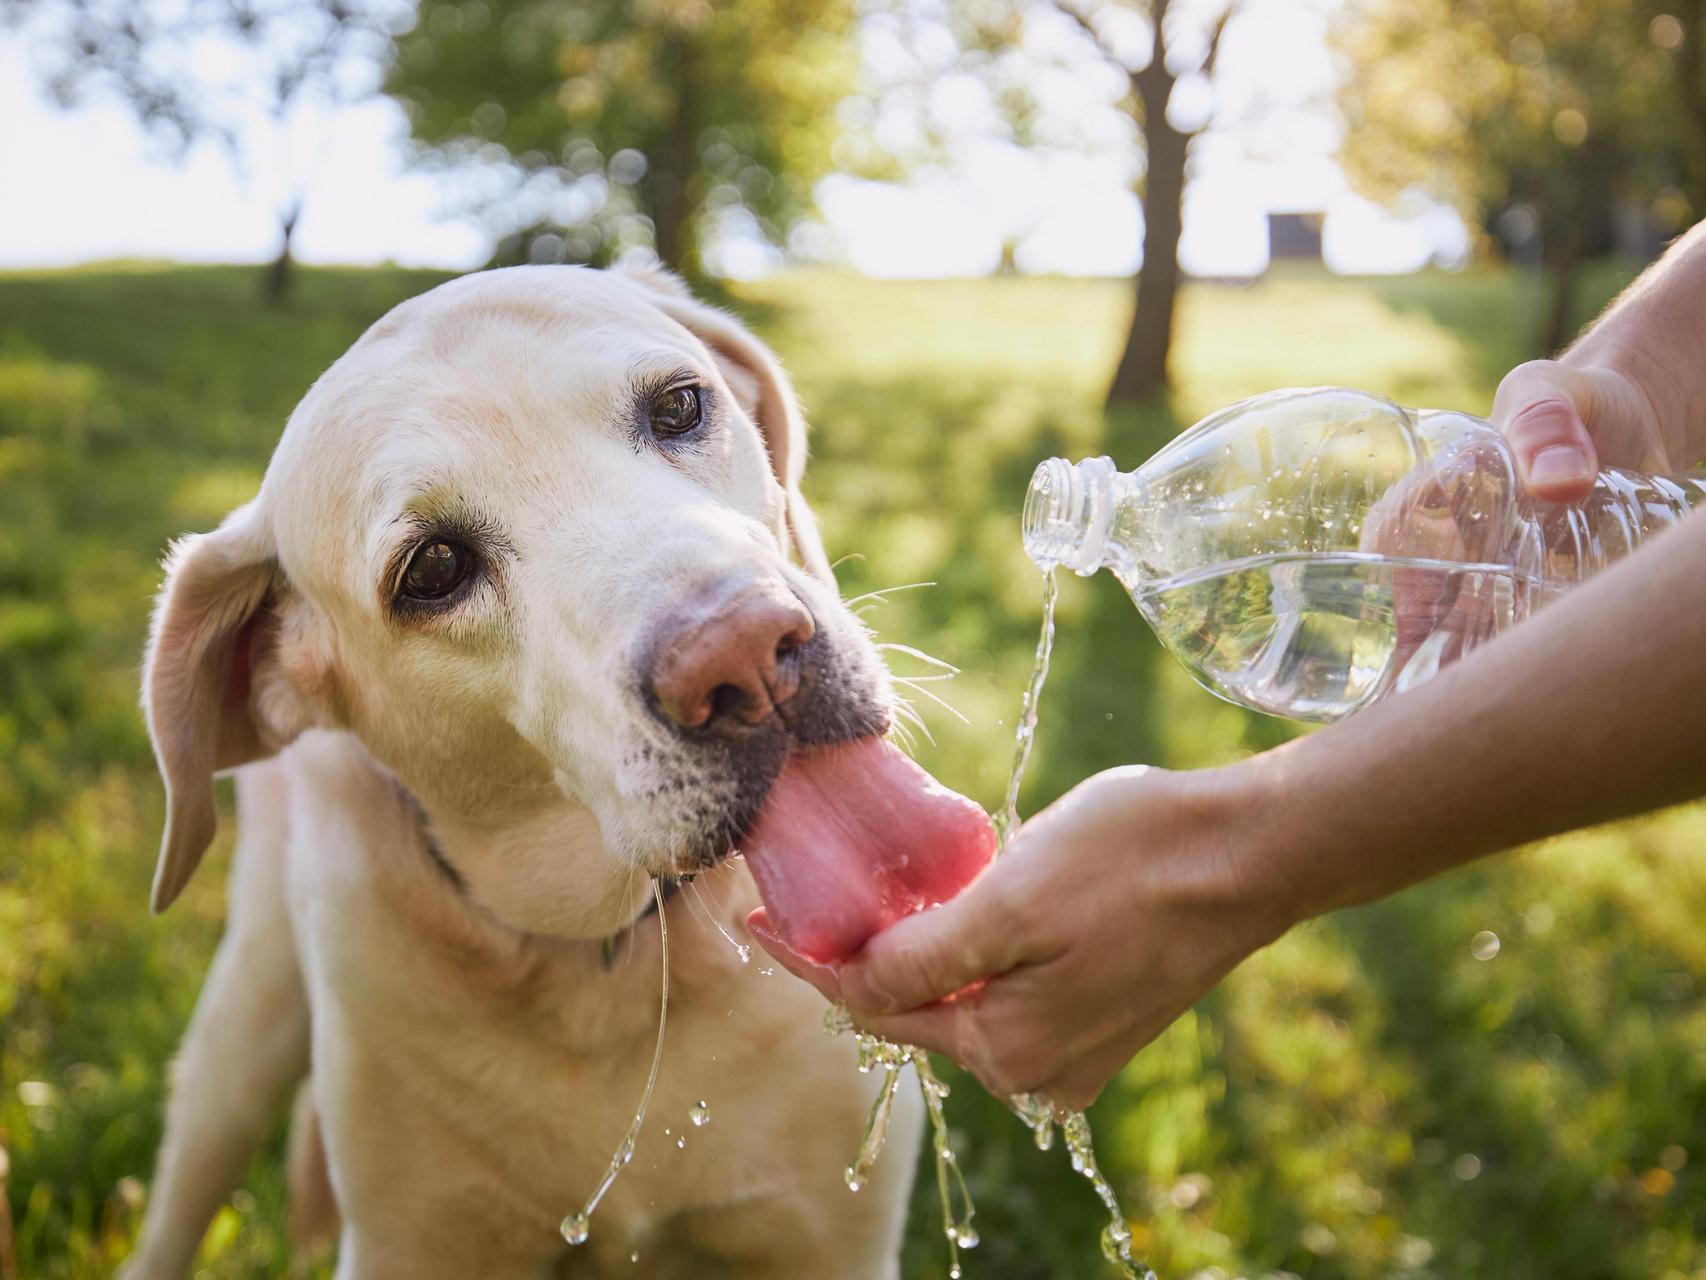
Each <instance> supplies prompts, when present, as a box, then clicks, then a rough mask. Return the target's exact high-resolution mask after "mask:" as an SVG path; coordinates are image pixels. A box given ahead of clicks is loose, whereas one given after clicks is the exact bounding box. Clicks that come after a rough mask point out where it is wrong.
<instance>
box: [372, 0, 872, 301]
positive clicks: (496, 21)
mask: <svg viewBox="0 0 1706 1280" xmlns="http://www.w3.org/2000/svg"><path fill="white" fill-rule="evenodd" d="M853 20H854V4H853V2H852V0H742V2H741V3H739V4H712V3H709V0H567V2H565V0H424V2H423V3H422V5H421V12H420V20H419V22H418V23H417V24H416V25H415V27H414V29H413V30H411V31H410V32H409V33H408V34H407V35H405V36H404V37H402V39H401V41H400V42H399V47H398V57H397V61H396V65H395V67H394V69H393V71H392V73H391V77H390V80H389V83H388V85H387V88H388V91H389V92H390V93H391V94H392V95H393V96H395V97H396V98H397V100H398V101H399V102H401V103H402V104H403V106H404V108H405V109H406V110H407V111H408V113H409V118H410V120H411V122H412V125H413V129H414V135H415V137H416V139H417V140H419V141H420V142H421V143H422V144H423V145H424V146H425V147H426V148H427V149H428V150H429V151H430V152H433V153H436V154H437V155H438V156H439V157H440V158H442V159H444V160H447V161H450V162H453V163H455V162H464V161H470V160H471V161H475V162H482V161H483V162H486V166H485V168H486V180H485V181H484V182H483V183H482V184H481V185H480V187H479V189H478V191H477V193H476V195H475V197H474V198H475V200H476V201H477V202H478V203H479V204H481V205H483V206H484V207H485V209H486V211H487V214H488V217H489V218H491V219H492V220H493V221H494V223H495V224H496V225H495V229H496V230H497V231H498V232H499V234H506V233H507V234H510V235H512V236H514V237H515V239H514V241H513V243H512V245H511V250H510V251H511V252H513V253H515V254H517V255H519V256H523V257H525V256H528V255H529V254H531V256H533V257H534V258H536V259H542V260H563V259H567V260H575V261H588V260H590V261H601V260H606V259H608V258H610V257H613V256H615V254H616V253H618V252H620V251H621V250H622V249H624V248H627V247H630V246H634V245H646V244H647V242H648V241H649V247H651V248H652V249H654V250H655V251H656V253H657V255H658V257H660V258H661V259H663V260H664V261H665V262H667V263H669V264H670V265H672V266H675V267H679V268H682V269H684V270H686V271H688V272H690V273H693V274H699V273H700V272H701V271H702V269H703V267H704V263H703V262H702V260H701V250H702V249H703V247H704V246H705V244H706V243H707V242H708V239H710V238H718V237H722V238H726V237H731V236H732V237H736V238H741V237H744V238H746V239H748V240H758V241H760V242H766V243H769V244H772V245H774V244H776V243H778V242H780V241H781V240H783V238H784V237H785V236H786V234H787V231H788V229H789V228H790V226H791V225H792V224H793V223H794V221H795V220H796V219H797V218H799V217H800V216H801V215H802V214H803V213H804V212H805V211H806V210H807V209H808V208H809V204H810V196H811V185H812V183H813V182H814V181H815V180H816V179H817V178H818V177H819V176H821V175H822V174H823V173H824V172H826V171H827V170H828V168H829V164H830V155H829V152H830V144H831V141H832V138H833V134H834V130H835V107H836V104H837V103H838V102H839V101H840V100H841V98H842V97H843V96H844V95H845V93H846V92H847V90H848V88H849V87H850V84H851V74H852V71H853V69H854V67H855V65H856V56H855V54H854V51H853V49H852V45H851V39H850V37H851V34H852V31H853Z"/></svg>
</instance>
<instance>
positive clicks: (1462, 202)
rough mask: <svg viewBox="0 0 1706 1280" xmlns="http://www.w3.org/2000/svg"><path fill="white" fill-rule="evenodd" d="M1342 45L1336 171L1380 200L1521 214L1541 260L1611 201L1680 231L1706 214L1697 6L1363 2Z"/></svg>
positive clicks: (1499, 0) (1704, 28) (1608, 0)
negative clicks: (1537, 231) (1341, 126)
mask: <svg viewBox="0 0 1706 1280" xmlns="http://www.w3.org/2000/svg"><path fill="white" fill-rule="evenodd" d="M1679 10H1680V12H1681V13H1682V15H1683V17H1684V18H1687V19H1688V21H1687V22H1685V21H1683V19H1682V18H1679V17H1678V16H1677V14H1678V12H1679ZM1340 40H1341V43H1342V46H1343V52H1344V53H1345V54H1346V55H1347V56H1348V60H1349V63H1350V65H1351V67H1352V73H1351V75H1350V77H1349V79H1348V80H1347V81H1346V83H1345V87H1344V90H1343V93H1342V94H1341V105H1342V106H1343V107H1344V109H1345V113H1346V115H1347V117H1348V124H1349V128H1348V129H1347V131H1346V135H1345V143H1344V149H1343V158H1344V160H1345V162H1346V165H1347V167H1348V168H1349V170H1350V172H1351V174H1352V176H1353V178H1354V179H1355V180H1356V181H1357V182H1358V183H1359V185H1361V186H1362V187H1363V188H1364V189H1365V190H1366V191H1368V192H1369V193H1370V194H1372V195H1375V196H1376V197H1379V198H1384V199H1388V200H1390V199H1394V198H1396V197H1397V196H1399V195H1401V194H1402V193H1403V192H1405V191H1406V190H1408V189H1411V188H1421V189H1426V190H1429V191H1430V192H1431V193H1432V194H1434V195H1436V196H1439V197H1441V198H1444V199H1447V200H1450V201H1452V202H1454V203H1455V204H1457V206H1458V207H1459V208H1460V209H1461V210H1462V211H1463V213H1464V214H1465V216H1466V217H1467V218H1468V219H1469V220H1470V221H1471V223H1474V224H1480V223H1485V222H1487V221H1488V220H1489V219H1490V218H1491V216H1492V215H1494V214H1496V213H1497V212H1499V211H1500V210H1501V209H1503V208H1505V207H1506V206H1508V205H1509V204H1511V203H1512V202H1513V201H1523V202H1526V203H1527V204H1529V205H1530V206H1531V207H1533V208H1534V209H1535V210H1536V211H1537V212H1538V214H1539V217H1540V221H1541V230H1542V232H1543V233H1544V236H1545V240H1546V244H1547V252H1548V253H1549V254H1556V253H1558V252H1561V251H1562V246H1564V245H1566V244H1570V243H1574V244H1576V245H1577V246H1578V248H1577V252H1580V251H1581V248H1582V247H1583V242H1584V241H1585V242H1586V244H1588V245H1591V243H1592V241H1593V239H1594V238H1596V237H1598V238H1603V237H1604V236H1605V235H1606V234H1607V227H1608V224H1609V220H1610V217H1611V215H1612V211H1613V208H1614V206H1615V203H1616V202H1617V201H1619V200H1622V201H1625V202H1629V203H1633V204H1636V205H1638V206H1642V207H1646V208H1650V209H1652V210H1653V211H1654V212H1655V213H1656V214H1657V215H1658V216H1659V217H1660V218H1661V219H1662V220H1663V221H1664V222H1665V223H1666V224H1668V225H1669V226H1670V227H1671V228H1672V229H1674V230H1680V229H1681V228H1682V227H1683V226H1686V225H1687V224H1688V222H1690V221H1692V220H1693V218H1694V217H1698V216H1700V214H1701V213H1703V212H1706V203H1703V202H1706V188H1702V187H1700V186H1699V185H1698V184H1697V182H1696V181H1695V179H1696V177H1697V174H1696V167H1697V166H1698V164H1699V155H1698V151H1699V144H1700V138H1701V137H1703V136H1706V134H1702V133H1701V128H1702V126H1703V125H1706V111H1702V109H1701V104H1702V103H1706V97H1702V93H1703V92H1706V88H1703V84H1702V81H1701V70H1700V44H1701V42H1702V41H1706V10H1703V9H1702V8H1701V6H1699V5H1698V4H1696V3H1695V0H1395V2H1393V3H1370V2H1366V0H1365V2H1362V3H1358V4H1356V5H1354V6H1353V7H1352V8H1351V10H1350V17H1349V19H1348V20H1347V22H1346V24H1345V27H1344V29H1343V30H1342V31H1341V33H1340ZM1690 193H1691V194H1690ZM1691 215H1692V216H1691Z"/></svg>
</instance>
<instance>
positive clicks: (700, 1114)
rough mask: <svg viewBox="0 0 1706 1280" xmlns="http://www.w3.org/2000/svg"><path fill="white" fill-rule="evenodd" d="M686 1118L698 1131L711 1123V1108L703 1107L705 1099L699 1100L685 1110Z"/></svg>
mask: <svg viewBox="0 0 1706 1280" xmlns="http://www.w3.org/2000/svg"><path fill="white" fill-rule="evenodd" d="M687 1118H688V1119H689V1120H691V1121H692V1122H693V1125H694V1127H695V1128H698V1129H703V1128H704V1127H705V1126H706V1125H708V1124H710V1123H711V1108H710V1107H708V1106H706V1105H705V1099H703V1098H701V1099H699V1101H697V1102H695V1103H694V1104H693V1105H692V1106H691V1107H688V1108H687Z"/></svg>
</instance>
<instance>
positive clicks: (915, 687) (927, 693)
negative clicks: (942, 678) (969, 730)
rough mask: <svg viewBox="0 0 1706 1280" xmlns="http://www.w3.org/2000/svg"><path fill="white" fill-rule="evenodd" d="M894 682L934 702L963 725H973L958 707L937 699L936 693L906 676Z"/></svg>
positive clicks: (896, 677)
mask: <svg viewBox="0 0 1706 1280" xmlns="http://www.w3.org/2000/svg"><path fill="white" fill-rule="evenodd" d="M894 682H895V683H896V684H902V685H905V686H906V687H907V688H909V689H911V690H912V691H913V692H914V693H916V694H918V695H919V696H920V697H925V698H928V699H930V701H932V702H934V703H935V704H936V705H937V706H938V707H941V708H942V710H944V711H946V712H947V713H948V714H949V715H951V716H953V717H954V719H956V720H958V721H959V722H960V723H961V724H964V725H969V724H970V723H971V721H970V720H968V719H966V717H965V714H964V713H963V712H962V711H961V710H960V709H959V708H958V707H956V706H955V705H954V704H953V703H951V702H948V701H946V700H945V699H943V698H939V697H937V696H936V694H935V693H933V692H932V691H931V690H929V689H926V688H925V687H924V686H923V685H920V684H917V683H915V682H914V681H912V680H909V679H907V677H905V676H895V677H894Z"/></svg>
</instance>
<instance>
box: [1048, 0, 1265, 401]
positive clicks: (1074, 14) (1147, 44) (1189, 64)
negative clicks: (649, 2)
mask: <svg viewBox="0 0 1706 1280" xmlns="http://www.w3.org/2000/svg"><path fill="white" fill-rule="evenodd" d="M1053 3H1054V5H1055V7H1056V8H1057V9H1059V10H1060V12H1061V13H1063V14H1065V15H1066V16H1067V17H1069V18H1071V19H1072V20H1073V21H1074V22H1075V23H1077V24H1078V26H1079V28H1080V29H1081V30H1082V31H1083V32H1084V34H1085V35H1086V36H1087V37H1089V39H1090V40H1091V41H1092V42H1093V43H1094V44H1095V46H1096V48H1097V50H1098V51H1099V52H1100V53H1101V55H1102V57H1103V58H1104V59H1105V60H1106V61H1107V62H1108V63H1109V64H1110V65H1112V66H1113V67H1115V68H1117V69H1118V70H1119V71H1120V72H1121V73H1122V74H1123V75H1124V76H1125V77H1126V79H1127V81H1128V84H1129V92H1128V93H1127V94H1126V96H1125V98H1124V101H1123V105H1124V107H1125V109H1126V110H1127V111H1129V112H1130V113H1131V116H1132V118H1133V119H1134V120H1135V121H1136V123H1137V126H1138V129H1139V131H1140V132H1141V134H1142V138H1143V154H1144V163H1143V176H1142V178H1141V180H1140V181H1139V183H1138V197H1139V199H1140V200H1141V202H1142V205H1143V266H1142V268H1141V269H1140V270H1139V272H1138V276H1137V281H1136V286H1137V288H1136V299H1135V301H1134V303H1133V307H1132V320H1131V329H1130V331H1129V332H1128V333H1127V335H1126V342H1125V348H1124V350H1123V351H1122V352H1121V353H1120V360H1119V364H1118V365H1116V366H1115V368H1114V376H1113V380H1112V381H1111V382H1110V384H1109V386H1108V404H1109V405H1110V406H1112V405H1115V404H1119V403H1132V402H1136V401H1141V400H1147V399H1149V398H1150V397H1151V396H1153V395H1155V394H1156V393H1157V392H1160V391H1164V390H1165V389H1166V387H1167V360H1168V356H1169V354H1170V352H1171V350H1172V345H1173V310H1174V304H1175V302H1176V301H1177V298H1178V293H1179V238H1180V236H1181V235H1182V234H1183V231H1184V200H1185V166H1186V162H1187V161H1188V160H1189V158H1190V149H1191V142H1192V141H1193V140H1194V139H1195V138H1196V137H1197V136H1198V135H1199V134H1201V133H1202V132H1203V131H1204V130H1205V129H1206V128H1208V126H1209V125H1210V123H1212V120H1213V112H1212V109H1210V110H1207V111H1205V112H1203V113H1201V114H1200V115H1199V116H1198V117H1197V118H1195V119H1189V120H1186V119H1181V118H1180V116H1179V114H1178V113H1177V112H1175V113H1173V114H1172V115H1170V114H1169V110H1168V108H1169V107H1170V106H1171V105H1173V101H1174V98H1173V90H1174V88H1175V86H1177V85H1178V84H1179V83H1180V81H1181V80H1186V79H1192V80H1196V81H1199V82H1211V81H1212V80H1213V78H1214V65H1215V59H1216V57H1217V56H1218V54H1219V52H1220V42H1221V37H1222V36H1223V35H1224V34H1225V31H1226V27H1227V24H1228V23H1229V22H1230V21H1231V20H1232V18H1233V16H1234V15H1235V14H1236V13H1237V11H1238V9H1239V8H1240V7H1241V0H1225V2H1224V3H1220V4H1213V5H1208V6H1204V5H1188V4H1180V5H1177V6H1175V5H1174V3H1173V0H1146V2H1139V3H1132V4H1127V3H1123V2H1121V0H1115V2H1114V3H1106V4H1101V5H1097V6H1094V7H1086V6H1083V5H1082V4H1081V2H1080V0H1053Z"/></svg>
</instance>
